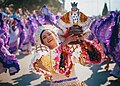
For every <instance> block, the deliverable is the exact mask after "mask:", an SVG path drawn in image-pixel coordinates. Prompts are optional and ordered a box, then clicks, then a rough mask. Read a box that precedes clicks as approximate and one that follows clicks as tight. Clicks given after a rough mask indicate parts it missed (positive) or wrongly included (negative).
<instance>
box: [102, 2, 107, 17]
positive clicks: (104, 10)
mask: <svg viewBox="0 0 120 86" xmlns="http://www.w3.org/2000/svg"><path fill="white" fill-rule="evenodd" d="M107 14H108V7H107V3H105V4H104V8H103V11H102V16H106V15H107Z"/></svg>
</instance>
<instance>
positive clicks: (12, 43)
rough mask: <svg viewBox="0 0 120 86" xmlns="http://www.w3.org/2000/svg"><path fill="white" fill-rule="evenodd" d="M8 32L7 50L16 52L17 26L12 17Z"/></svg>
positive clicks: (17, 43) (17, 40)
mask: <svg viewBox="0 0 120 86" xmlns="http://www.w3.org/2000/svg"><path fill="white" fill-rule="evenodd" d="M9 33H10V36H9V41H8V45H9V51H10V53H17V52H18V46H19V29H18V28H17V26H16V20H14V19H13V22H12V24H11V27H10V29H9Z"/></svg>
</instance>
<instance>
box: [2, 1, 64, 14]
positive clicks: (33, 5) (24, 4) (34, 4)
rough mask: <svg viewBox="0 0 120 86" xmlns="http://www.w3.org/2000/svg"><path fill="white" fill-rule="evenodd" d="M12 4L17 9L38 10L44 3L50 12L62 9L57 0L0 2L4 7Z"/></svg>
mask: <svg viewBox="0 0 120 86" xmlns="http://www.w3.org/2000/svg"><path fill="white" fill-rule="evenodd" d="M10 4H13V8H14V9H15V10H17V9H18V8H23V10H25V9H28V10H29V11H32V10H39V9H40V8H41V7H42V6H43V5H44V4H46V5H47V7H49V8H50V9H51V10H52V12H55V13H56V12H58V11H62V7H63V5H62V4H61V3H60V2H59V0H4V2H1V3H0V6H1V7H3V8H5V7H6V6H9V5H10Z"/></svg>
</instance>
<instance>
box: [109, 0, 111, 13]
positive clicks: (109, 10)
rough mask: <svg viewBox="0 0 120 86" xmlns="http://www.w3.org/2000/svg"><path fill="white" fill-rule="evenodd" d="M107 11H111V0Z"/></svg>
mask: <svg viewBox="0 0 120 86" xmlns="http://www.w3.org/2000/svg"><path fill="white" fill-rule="evenodd" d="M109 11H111V0H109Z"/></svg>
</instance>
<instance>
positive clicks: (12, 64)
mask: <svg viewBox="0 0 120 86" xmlns="http://www.w3.org/2000/svg"><path fill="white" fill-rule="evenodd" d="M4 33H5V31H3V30H0V63H2V66H3V67H4V68H5V69H9V73H10V75H14V74H15V73H17V72H18V71H19V70H20V68H19V64H18V61H17V59H16V57H15V55H13V54H10V52H9V51H8V50H7V49H6V47H5V45H4V39H3V38H2V36H3V35H4ZM1 69H2V68H1Z"/></svg>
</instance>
